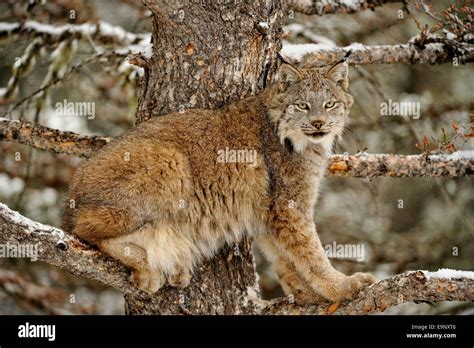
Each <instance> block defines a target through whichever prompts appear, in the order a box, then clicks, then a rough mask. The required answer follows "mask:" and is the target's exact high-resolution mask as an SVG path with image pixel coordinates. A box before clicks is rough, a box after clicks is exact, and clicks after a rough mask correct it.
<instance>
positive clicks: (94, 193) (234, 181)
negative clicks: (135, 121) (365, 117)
mask: <svg viewBox="0 0 474 348" xmlns="http://www.w3.org/2000/svg"><path fill="white" fill-rule="evenodd" d="M347 72H348V66H347V63H345V62H344V63H339V64H337V65H336V66H334V67H332V68H330V69H326V70H321V69H318V70H316V69H314V70H303V69H301V70H299V69H296V68H294V67H292V66H289V65H287V64H283V65H282V66H281V68H280V71H279V82H278V83H276V84H275V85H274V86H272V87H271V88H270V89H268V90H266V91H265V92H263V93H261V94H260V95H258V96H254V97H248V98H246V99H243V100H241V101H239V102H237V103H235V104H232V105H230V106H227V107H225V108H222V109H219V110H196V109H191V110H186V111H185V112H184V113H176V114H170V115H167V116H163V117H158V118H154V119H152V120H150V121H148V122H145V123H142V124H140V125H138V126H136V127H135V128H133V129H131V130H130V131H128V132H126V133H125V134H124V135H122V136H121V137H119V138H117V139H116V140H114V141H113V142H111V143H110V144H109V145H107V146H105V147H104V148H102V149H101V150H100V151H99V152H98V153H97V154H96V155H95V156H94V157H93V158H91V159H90V160H89V161H88V162H86V163H85V164H84V165H83V166H81V167H80V168H79V169H78V170H77V172H76V173H75V175H74V177H73V179H72V182H71V185H70V189H69V199H70V200H69V202H68V205H67V207H66V210H65V213H64V219H63V225H62V227H63V229H65V230H67V231H70V232H73V233H74V234H76V235H77V236H79V237H81V238H83V239H85V240H87V241H89V242H91V243H94V244H96V245H97V246H98V247H99V248H100V249H101V250H102V251H104V252H106V253H108V254H109V255H111V256H112V257H114V258H116V259H118V260H120V261H121V262H123V263H124V264H125V265H126V266H128V267H129V268H130V269H131V270H132V277H133V279H134V281H135V282H136V284H137V286H138V287H139V288H141V289H143V290H145V291H148V292H155V291H157V290H158V289H159V288H160V287H161V286H163V284H164V283H165V282H166V281H168V283H169V284H170V285H173V286H180V287H185V286H187V285H188V284H189V281H190V279H191V276H192V272H193V269H195V267H196V265H197V264H198V263H199V262H200V260H202V258H210V257H212V256H213V255H215V253H216V252H217V251H218V250H219V248H221V247H222V246H223V245H224V244H226V243H227V244H233V243H236V242H238V241H239V240H240V239H241V238H242V237H243V236H244V235H249V236H253V237H255V240H256V241H257V245H258V246H259V247H260V248H261V249H262V251H263V252H264V254H265V255H266V256H267V257H268V259H269V260H270V261H271V262H272V264H273V268H274V270H275V272H276V274H277V276H278V277H279V279H280V281H281V283H282V286H283V289H284V290H285V292H286V293H292V294H294V295H295V297H296V299H297V300H299V301H302V302H312V301H316V299H318V298H320V297H321V296H322V297H324V298H327V299H330V300H333V301H338V300H341V299H343V298H349V297H351V296H352V295H353V294H354V292H356V291H357V290H358V289H360V288H361V287H363V286H365V285H367V284H370V283H372V282H373V277H372V276H371V275H369V274H363V273H356V274H354V275H352V276H345V275H344V274H342V273H340V272H338V271H337V270H335V269H334V268H333V267H332V266H331V264H330V262H329V260H328V259H327V257H326V255H325V253H324V250H323V248H322V246H321V243H320V241H319V238H318V235H317V233H316V227H315V224H314V221H313V212H314V207H315V204H316V202H317V196H318V189H319V185H320V182H321V179H322V177H323V173H324V171H325V166H326V161H327V157H328V155H329V153H330V151H331V148H332V144H333V142H334V141H335V139H336V138H337V137H339V136H340V135H341V134H342V130H343V127H344V122H345V119H346V118H347V115H348V113H349V109H350V107H351V105H352V102H353V99H352V97H351V96H350V95H349V94H348V93H347V87H348V76H347ZM226 151H227V153H228V154H231V153H232V151H236V152H237V151H240V152H239V153H240V155H238V156H237V157H232V155H228V156H227V155H224V154H225V153H226ZM236 152H234V154H235V153H236ZM244 154H245V155H246V156H244ZM252 154H254V155H256V156H251V155H252Z"/></svg>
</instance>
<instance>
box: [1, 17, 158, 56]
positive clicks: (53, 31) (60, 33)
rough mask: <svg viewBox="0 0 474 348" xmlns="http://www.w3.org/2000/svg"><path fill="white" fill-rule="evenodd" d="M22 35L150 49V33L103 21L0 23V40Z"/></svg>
mask: <svg viewBox="0 0 474 348" xmlns="http://www.w3.org/2000/svg"><path fill="white" fill-rule="evenodd" d="M23 33H26V34H33V35H35V36H41V37H43V38H44V39H45V40H46V41H47V42H48V43H50V42H55V41H63V40H64V39H66V38H76V39H80V38H91V39H92V40H94V41H96V42H99V43H101V44H115V45H120V46H130V45H143V46H144V47H143V48H144V49H145V48H147V47H151V46H150V45H149V43H150V37H151V34H150V33H143V34H134V33H130V32H127V31H125V30H124V29H123V28H122V27H120V26H114V25H112V24H110V23H107V22H104V21H99V22H98V23H96V24H92V23H84V24H65V25H59V26H55V25H51V24H46V23H40V22H37V21H34V20H27V21H25V22H24V23H7V22H0V38H2V37H5V36H10V35H15V34H23ZM150 53H151V52H150Z"/></svg>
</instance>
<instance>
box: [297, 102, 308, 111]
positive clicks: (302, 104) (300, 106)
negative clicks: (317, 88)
mask: <svg viewBox="0 0 474 348" xmlns="http://www.w3.org/2000/svg"><path fill="white" fill-rule="evenodd" d="M296 106H297V107H298V109H301V110H309V105H308V103H305V102H298V103H296Z"/></svg>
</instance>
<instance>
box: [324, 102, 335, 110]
mask: <svg viewBox="0 0 474 348" xmlns="http://www.w3.org/2000/svg"><path fill="white" fill-rule="evenodd" d="M335 106H336V102H335V101H328V102H326V103H324V108H326V109H332V108H333V107H335Z"/></svg>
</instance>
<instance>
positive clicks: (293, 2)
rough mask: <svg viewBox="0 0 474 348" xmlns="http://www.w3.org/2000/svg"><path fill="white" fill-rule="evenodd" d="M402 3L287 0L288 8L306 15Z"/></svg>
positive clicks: (361, 0)
mask: <svg viewBox="0 0 474 348" xmlns="http://www.w3.org/2000/svg"><path fill="white" fill-rule="evenodd" d="M397 2H398V3H403V2H404V1H403V0H287V1H286V3H287V5H288V8H290V9H291V10H294V11H296V12H300V13H304V14H306V15H319V16H322V15H326V14H336V13H356V12H359V11H363V10H367V9H371V10H374V9H375V8H376V7H378V6H382V5H383V4H386V3H397Z"/></svg>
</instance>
